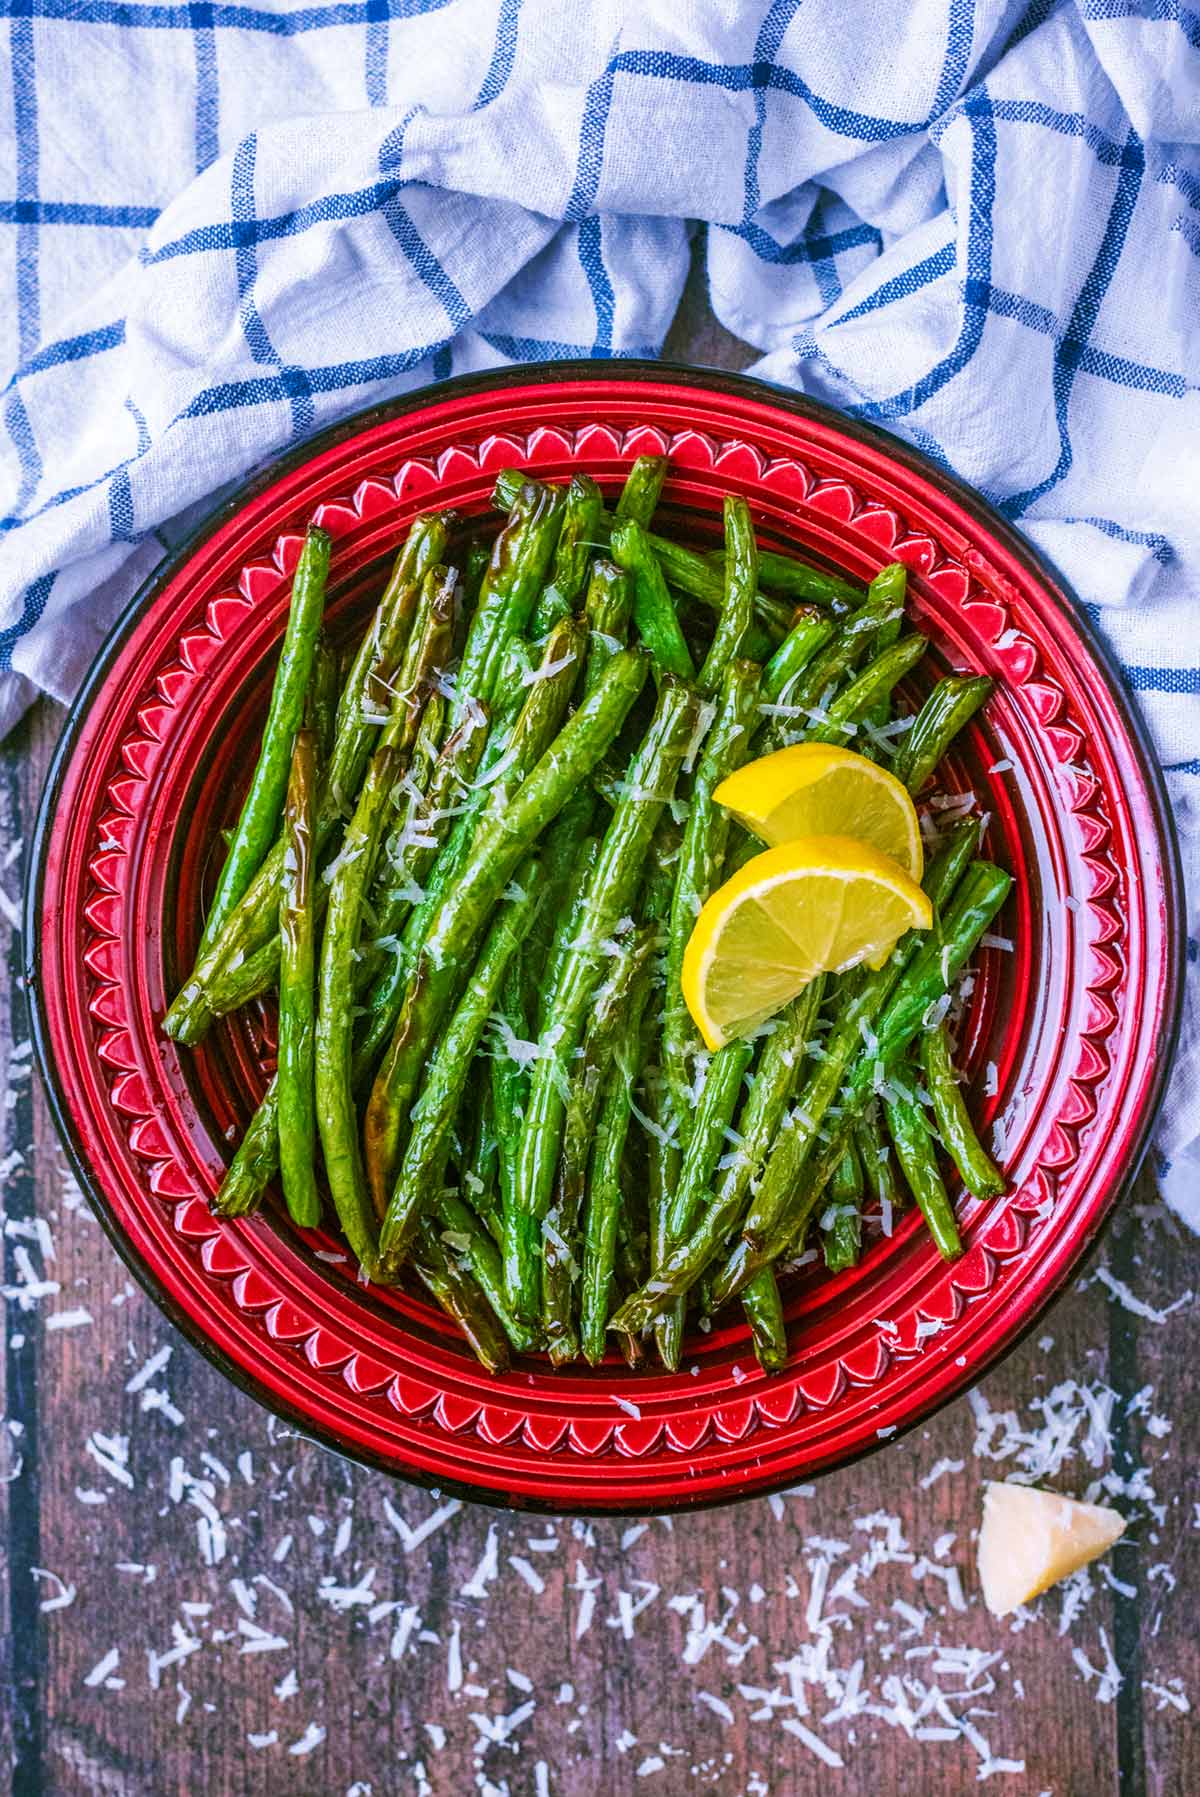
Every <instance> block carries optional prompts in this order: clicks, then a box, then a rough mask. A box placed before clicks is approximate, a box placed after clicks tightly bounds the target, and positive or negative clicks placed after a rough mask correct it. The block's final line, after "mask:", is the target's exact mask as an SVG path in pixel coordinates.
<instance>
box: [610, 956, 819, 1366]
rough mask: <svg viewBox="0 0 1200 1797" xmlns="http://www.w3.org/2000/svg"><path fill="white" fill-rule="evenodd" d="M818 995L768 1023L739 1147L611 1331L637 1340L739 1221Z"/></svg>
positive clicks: (799, 1064) (809, 994) (790, 1085)
mask: <svg viewBox="0 0 1200 1797" xmlns="http://www.w3.org/2000/svg"><path fill="white" fill-rule="evenodd" d="M824 992H825V980H824V977H823V976H822V975H818V976H817V978H816V979H815V980H814V981H813V982H812V984H811V985H810V986H808V987H807V988H806V989H805V990H804V991H803V992H802V993H801V994H800V997H799V998H797V999H795V1000H794V1001H793V1002H792V1004H790V1005H789V1006H788V1007H787V1009H786V1010H785V1011H783V1012H781V1013H780V1015H779V1016H778V1017H777V1018H776V1019H775V1024H774V1028H773V1029H772V1031H771V1033H770V1034H769V1035H768V1037H767V1039H766V1041H765V1042H764V1044H763V1051H762V1055H761V1057H760V1060H759V1065H758V1072H757V1074H756V1076H755V1079H754V1084H753V1086H752V1087H751V1089H750V1091H749V1093H748V1094H747V1096H746V1102H745V1104H744V1105H743V1107H742V1114H741V1116H740V1118H739V1120H738V1121H739V1132H738V1133H739V1134H740V1135H741V1138H742V1142H741V1146H740V1148H739V1149H738V1151H737V1153H736V1154H735V1156H734V1158H733V1160H732V1161H731V1162H730V1164H729V1166H727V1167H726V1168H724V1169H723V1171H722V1172H721V1175H720V1178H719V1180H718V1182H717V1188H716V1191H715V1192H714V1194H713V1198H712V1202H711V1203H710V1204H709V1205H708V1207H707V1209H706V1210H705V1212H704V1214H703V1216H702V1217H701V1218H700V1221H699V1222H698V1223H697V1225H696V1226H695V1228H694V1229H693V1230H692V1232H691V1234H690V1235H689V1236H688V1237H687V1239H686V1241H683V1242H681V1243H680V1244H679V1245H678V1247H675V1248H672V1250H671V1252H670V1254H669V1255H668V1257H667V1259H666V1260H665V1262H664V1263H663V1265H662V1266H660V1267H658V1268H656V1269H655V1270H654V1271H653V1272H652V1273H651V1275H650V1278H649V1279H648V1280H647V1281H646V1283H645V1285H644V1286H643V1287H642V1289H641V1291H639V1292H635V1293H634V1294H633V1296H632V1297H630V1298H628V1299H627V1300H626V1301H625V1303H624V1304H623V1305H622V1306H621V1309H620V1311H619V1313H618V1315H617V1318H616V1319H614V1326H619V1327H621V1328H624V1329H630V1330H633V1331H634V1332H635V1333H640V1331H641V1330H643V1329H644V1328H645V1327H646V1326H647V1324H648V1323H650V1322H652V1321H653V1319H654V1318H655V1317H656V1316H659V1315H661V1314H662V1312H663V1311H664V1310H667V1309H669V1307H670V1305H671V1302H672V1301H673V1300H674V1299H676V1298H679V1297H681V1296H682V1295H683V1293H685V1292H687V1291H688V1290H690V1288H691V1287H692V1286H693V1285H695V1283H696V1281H697V1280H698V1279H699V1278H700V1277H701V1275H702V1274H703V1273H704V1271H705V1269H706V1268H707V1267H708V1265H709V1263H710V1262H711V1261H712V1259H713V1258H714V1256H715V1255H716V1254H718V1253H719V1252H720V1249H721V1246H722V1243H723V1242H724V1241H725V1238H726V1236H727V1235H728V1234H729V1232H730V1230H731V1229H733V1228H734V1227H735V1226H736V1224H737V1223H738V1221H739V1220H740V1217H741V1213H742V1208H743V1205H744V1203H745V1198H746V1193H747V1191H748V1190H749V1188H750V1183H751V1180H752V1179H754V1178H756V1177H757V1176H758V1172H759V1169H760V1168H761V1166H762V1164H763V1162H764V1160H765V1159H766V1156H767V1153H768V1151H769V1149H770V1147H771V1144H772V1142H773V1141H774V1140H775V1138H776V1136H777V1135H778V1133H779V1129H780V1125H781V1124H782V1122H783V1116H784V1112H785V1111H786V1109H787V1105H788V1101H789V1099H790V1098H791V1095H792V1092H793V1090H794V1089H795V1087H796V1086H797V1085H798V1084H799V1079H800V1072H801V1069H802V1068H803V1065H804V1059H805V1052H806V1048H805V1045H806V1043H807V1042H808V1040H809V1037H810V1035H811V1034H812V1031H813V1028H814V1026H815V1024H816V1019H817V1015H818V1013H819V1011H820V1008H821V1001H822V999H823V997H824Z"/></svg>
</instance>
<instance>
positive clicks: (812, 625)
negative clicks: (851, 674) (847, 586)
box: [762, 612, 837, 705]
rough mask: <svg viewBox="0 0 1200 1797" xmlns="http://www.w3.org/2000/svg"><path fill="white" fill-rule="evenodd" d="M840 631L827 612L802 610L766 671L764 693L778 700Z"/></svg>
mask: <svg viewBox="0 0 1200 1797" xmlns="http://www.w3.org/2000/svg"><path fill="white" fill-rule="evenodd" d="M836 634H837V625H836V624H835V623H834V621H833V619H832V618H828V617H826V616H825V614H824V613H823V612H802V613H800V614H799V615H798V616H797V618H796V621H795V623H794V624H793V625H792V627H791V629H790V630H789V631H788V633H787V635H786V636H785V637H784V639H783V641H782V642H781V643H780V645H779V647H778V649H776V651H775V653H774V655H772V657H771V659H770V661H769V662H768V663H767V665H766V667H765V668H764V669H763V673H762V696H763V698H764V700H765V701H766V702H767V703H768V704H771V705H773V704H775V702H776V701H777V700H778V699H779V698H780V696H781V694H783V693H784V692H786V690H787V689H788V687H790V686H791V685H792V683H793V682H794V681H796V680H798V679H799V678H800V676H801V674H803V672H804V670H805V668H807V667H808V665H809V663H810V662H811V661H813V659H814V658H815V657H816V656H817V655H819V654H820V652H821V650H822V649H824V648H825V646H826V644H827V643H830V642H832V640H833V638H834V637H835V636H836Z"/></svg>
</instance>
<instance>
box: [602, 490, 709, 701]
mask: <svg viewBox="0 0 1200 1797" xmlns="http://www.w3.org/2000/svg"><path fill="white" fill-rule="evenodd" d="M612 556H613V560H614V561H615V562H616V564H617V566H618V567H620V568H624V569H625V571H626V573H628V574H629V575H630V576H631V577H632V579H633V621H634V623H635V624H636V625H637V628H638V633H639V635H640V636H641V638H642V641H643V642H644V643H645V645H646V647H647V648H648V649H649V651H650V653H651V655H652V656H653V657H654V662H655V666H656V667H657V668H658V669H659V671H660V672H661V673H664V674H674V675H676V676H677V677H678V678H679V679H680V680H694V679H695V678H696V669H695V666H694V665H693V662H692V657H691V652H690V650H689V649H688V646H687V643H686V641H685V640H684V635H683V631H682V630H681V629H680V627H679V619H678V617H677V616H676V613H675V606H674V604H673V602H672V599H671V595H670V593H669V592H668V591H667V583H666V581H665V580H664V579H663V575H662V569H661V568H660V567H659V565H658V562H657V561H656V560H655V556H654V552H653V550H652V549H651V547H650V543H649V539H648V538H647V535H646V532H645V531H644V530H643V528H642V526H641V525H640V524H635V523H634V522H633V521H632V519H630V520H627V521H625V522H622V523H620V524H616V525H614V527H613V533H612Z"/></svg>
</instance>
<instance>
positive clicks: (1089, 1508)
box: [976, 1481, 1125, 1616]
mask: <svg viewBox="0 0 1200 1797" xmlns="http://www.w3.org/2000/svg"><path fill="white" fill-rule="evenodd" d="M1124 1532H1125V1518H1124V1517H1123V1516H1121V1515H1119V1514H1118V1513H1117V1511H1116V1510H1109V1509H1108V1508H1106V1506H1105V1505H1103V1504H1082V1503H1080V1502H1079V1501H1078V1500H1077V1499H1075V1498H1069V1497H1063V1496H1062V1494H1061V1493H1060V1492H1057V1491H1039V1490H1038V1489H1037V1487H1036V1486H1034V1485H1006V1484H998V1483H996V1482H994V1481H991V1482H989V1483H988V1484H987V1485H985V1486H984V1489H983V1526H982V1528H981V1529H980V1531H979V1551H978V1554H977V1557H976V1558H977V1564H978V1567H979V1582H980V1584H981V1585H982V1586H983V1601H984V1603H985V1604H986V1605H987V1607H988V1609H989V1610H990V1611H991V1612H992V1615H993V1616H1007V1615H1009V1613H1010V1612H1011V1611H1013V1610H1015V1609H1016V1608H1017V1607H1018V1605H1019V1604H1026V1603H1028V1602H1029V1601H1030V1599H1031V1598H1034V1597H1037V1596H1038V1594H1039V1593H1040V1592H1042V1591H1046V1590H1048V1589H1049V1587H1050V1586H1051V1585H1056V1584H1057V1583H1058V1581H1059V1580H1060V1579H1065V1578H1066V1577H1067V1574H1068V1573H1072V1572H1078V1570H1079V1568H1080V1567H1081V1566H1086V1565H1087V1564H1088V1561H1089V1560H1095V1559H1098V1558H1099V1556H1100V1555H1101V1554H1103V1553H1105V1552H1107V1550H1108V1549H1109V1548H1110V1547H1111V1546H1112V1544H1113V1542H1114V1541H1118V1540H1119V1539H1120V1537H1121V1536H1122V1535H1123V1534H1124Z"/></svg>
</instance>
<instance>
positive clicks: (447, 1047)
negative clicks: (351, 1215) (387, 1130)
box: [379, 860, 540, 1278]
mask: <svg viewBox="0 0 1200 1797" xmlns="http://www.w3.org/2000/svg"><path fill="white" fill-rule="evenodd" d="M539 873H540V868H539V866H538V863H537V862H536V861H533V860H531V861H526V862H525V863H524V864H523V866H522V867H521V868H520V869H519V870H518V874H517V881H516V890H515V891H514V893H513V896H512V897H511V898H509V899H507V900H506V901H505V903H504V904H503V905H502V906H501V907H500V909H499V910H498V911H497V913H496V916H495V919H494V920H493V922H492V925H491V928H490V929H489V930H488V933H487V938H486V940H485V942H484V945H483V948H482V950H481V951H480V955H479V959H478V961H477V962H476V964H475V971H474V972H473V973H472V975H471V978H470V980H469V981H468V984H467V989H466V991H465V992H464V994H463V996H462V998H461V1000H460V1001H459V1004H458V1007H457V1009H456V1010H455V1012H454V1014H453V1016H452V1017H451V1018H450V1020H449V1022H448V1023H447V1025H446V1028H445V1029H444V1030H443V1032H442V1035H441V1037H440V1039H439V1042H438V1046H437V1049H436V1051H435V1053H434V1055H433V1058H432V1060H431V1061H430V1063H429V1067H428V1070H427V1072H426V1074H425V1079H424V1082H423V1084H422V1086H421V1095H420V1097H419V1098H418V1099H417V1102H416V1104H415V1105H414V1106H413V1109H412V1116H411V1123H412V1128H411V1132H410V1134H409V1138H408V1143H407V1146H406V1147H405V1150H404V1159H403V1162H402V1164H401V1167H400V1172H399V1175H398V1176H397V1179H396V1183H395V1185H394V1187H393V1189H392V1193H391V1197H390V1198H389V1200H388V1206H387V1211H386V1214H385V1216H384V1219H383V1224H382V1227H381V1229H380V1232H379V1262H380V1268H381V1270H382V1272H383V1274H384V1276H385V1277H388V1278H392V1277H394V1276H395V1275H396V1273H397V1272H398V1271H399V1268H400V1263H401V1261H402V1260H403V1259H404V1256H405V1253H406V1252H407V1249H408V1244H409V1241H410V1240H411V1237H412V1231H413V1229H414V1227H415V1224H416V1221H417V1218H418V1216H419V1214H420V1211H421V1207H422V1206H423V1205H425V1204H427V1203H428V1201H429V1198H430V1194H431V1192H432V1191H433V1190H435V1189H436V1186H437V1183H438V1180H439V1177H440V1169H441V1167H442V1166H443V1165H444V1162H445V1153H446V1150H447V1148H448V1146H449V1142H448V1138H449V1132H450V1128H451V1126H452V1124H453V1122H454V1117H455V1113H456V1112H457V1110H458V1107H459V1103H460V1101H461V1099H462V1094H463V1087H464V1086H465V1084H466V1078H467V1070H468V1068H469V1067H470V1065H471V1060H472V1057H473V1056H474V1054H475V1051H476V1049H477V1048H478V1046H479V1044H480V1042H481V1040H482V1038H483V1033H484V1030H485V1029H486V1027H487V1022H488V1018H489V1017H490V1016H491V1014H492V1010H493V1007H494V1006H495V1004H496V1001H497V999H498V998H499V995H500V988H501V986H502V984H503V981H504V976H505V974H506V973H507V971H508V968H509V966H510V964H511V962H512V959H513V957H514V955H515V954H516V953H517V950H518V949H519V948H520V946H521V943H522V942H523V941H524V938H525V931H526V930H527V929H528V927H529V924H530V921H531V919H532V917H533V913H534V910H535V909H536V905H537V897H538V893H537V882H538V876H539Z"/></svg>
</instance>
